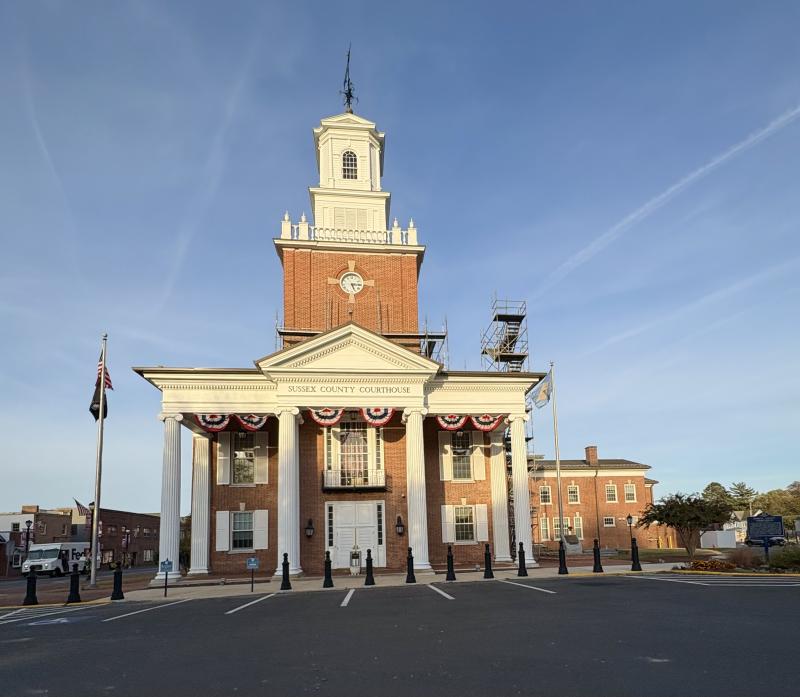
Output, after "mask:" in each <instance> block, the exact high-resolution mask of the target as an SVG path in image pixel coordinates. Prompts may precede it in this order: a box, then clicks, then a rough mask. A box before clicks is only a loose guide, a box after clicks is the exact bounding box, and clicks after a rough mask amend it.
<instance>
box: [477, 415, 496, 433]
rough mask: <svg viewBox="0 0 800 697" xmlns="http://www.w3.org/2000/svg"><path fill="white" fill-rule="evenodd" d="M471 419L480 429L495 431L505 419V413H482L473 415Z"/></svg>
mask: <svg viewBox="0 0 800 697" xmlns="http://www.w3.org/2000/svg"><path fill="white" fill-rule="evenodd" d="M470 419H471V420H472V425H473V426H474V427H475V428H477V429H478V430H479V431H494V429H496V428H497V427H498V426H499V425H500V422H501V421H502V420H503V415H502V414H500V416H495V415H494V414H481V415H480V416H471V417H470Z"/></svg>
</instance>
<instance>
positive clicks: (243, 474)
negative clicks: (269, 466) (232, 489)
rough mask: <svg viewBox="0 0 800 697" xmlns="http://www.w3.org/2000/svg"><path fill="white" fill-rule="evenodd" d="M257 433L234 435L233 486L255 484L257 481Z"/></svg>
mask: <svg viewBox="0 0 800 697" xmlns="http://www.w3.org/2000/svg"><path fill="white" fill-rule="evenodd" d="M255 440H256V438H255V433H246V432H241V433H232V434H231V450H232V451H233V471H232V473H231V483H232V484H254V483H255V481H256V443H255Z"/></svg>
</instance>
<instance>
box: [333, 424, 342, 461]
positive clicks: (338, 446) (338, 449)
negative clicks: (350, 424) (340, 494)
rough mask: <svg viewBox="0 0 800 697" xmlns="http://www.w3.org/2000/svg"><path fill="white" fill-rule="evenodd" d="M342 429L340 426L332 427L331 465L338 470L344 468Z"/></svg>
mask: <svg viewBox="0 0 800 697" xmlns="http://www.w3.org/2000/svg"><path fill="white" fill-rule="evenodd" d="M341 435H342V429H340V428H339V427H338V426H333V427H331V448H332V449H333V452H332V453H331V463H332V464H331V466H332V468H333V469H335V470H338V469H341V468H342V441H341V440H340V439H341Z"/></svg>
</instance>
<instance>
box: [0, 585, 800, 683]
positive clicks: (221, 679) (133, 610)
mask: <svg viewBox="0 0 800 697" xmlns="http://www.w3.org/2000/svg"><path fill="white" fill-rule="evenodd" d="M716 579H718V577H709V576H692V577H676V576H674V575H668V574H663V575H662V574H644V575H640V576H636V577H622V576H615V577H610V576H609V577H590V578H586V577H564V578H547V579H535V580H531V579H517V580H510V579H509V580H508V581H501V580H495V581H482V582H471V583H467V582H459V583H456V584H447V583H443V582H437V583H434V584H431V585H427V584H418V585H408V586H399V587H391V588H380V587H376V588H357V589H339V588H334V589H330V590H327V591H317V592H312V593H295V592H286V593H280V592H276V590H275V588H274V587H270V588H269V589H268V590H266V591H265V592H259V593H255V594H253V595H250V596H236V597H225V598H207V599H189V598H184V599H170V598H168V599H167V600H166V601H161V602H157V601H154V600H149V601H146V602H123V603H105V604H99V605H92V606H81V607H79V608H64V609H58V608H50V609H49V610H48V609H47V608H35V609H30V610H19V611H14V612H13V613H10V614H9V613H6V614H5V615H0V675H1V676H2V680H0V696H2V697H5V696H6V695H7V696H9V697H12V696H13V697H18V696H20V695H27V694H47V695H50V696H56V697H57V696H59V695H67V696H70V697H71V696H72V695H75V694H81V695H82V696H87V695H88V696H91V695H105V694H111V695H115V696H122V695H132V696H134V695H135V696H137V697H139V696H140V695H143V694H149V695H170V697H179V696H182V695H186V696H189V695H191V696H192V697H195V696H197V695H233V694H238V695H253V694H285V695H303V694H315V695H336V696H339V695H353V696H359V695H387V696H392V695H398V696H399V695H412V694H413V695H415V696H418V695H423V696H424V695H436V697H447V696H449V695H459V696H460V697H464V696H469V695H547V696H548V697H551V696H554V695H569V696H570V697H581V696H583V695H587V696H588V695H591V696H592V697H598V695H600V696H602V695H615V696H618V697H627V696H631V697H634V696H635V697H640V696H643V695H651V696H653V697H673V696H675V697H691V696H692V695H703V696H704V697H713V696H715V695H720V696H722V695H724V696H725V697H737V696H738V695H742V696H744V695H747V696H748V697H751V696H752V695H767V694H768V695H771V696H775V697H780V696H782V695H786V696H787V697H788V696H792V697H794V696H796V695H797V694H798V693H799V692H800V689H799V688H798V680H797V671H796V655H797V653H796V651H797V640H798V627H799V626H800V603H799V602H798V600H800V579H799V578H797V577H786V578H784V579H780V578H778V579H776V578H774V577H771V578H762V579H749V577H732V578H729V579H725V580H722V581H719V580H716ZM270 585H271V586H272V584H270ZM26 613H27V614H26ZM65 676H70V677H69V679H65Z"/></svg>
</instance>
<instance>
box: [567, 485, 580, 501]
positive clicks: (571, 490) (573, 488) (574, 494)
mask: <svg viewBox="0 0 800 697" xmlns="http://www.w3.org/2000/svg"><path fill="white" fill-rule="evenodd" d="M580 502H581V497H580V494H579V491H578V485H577V484H570V485H569V486H568V487H567V503H580Z"/></svg>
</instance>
